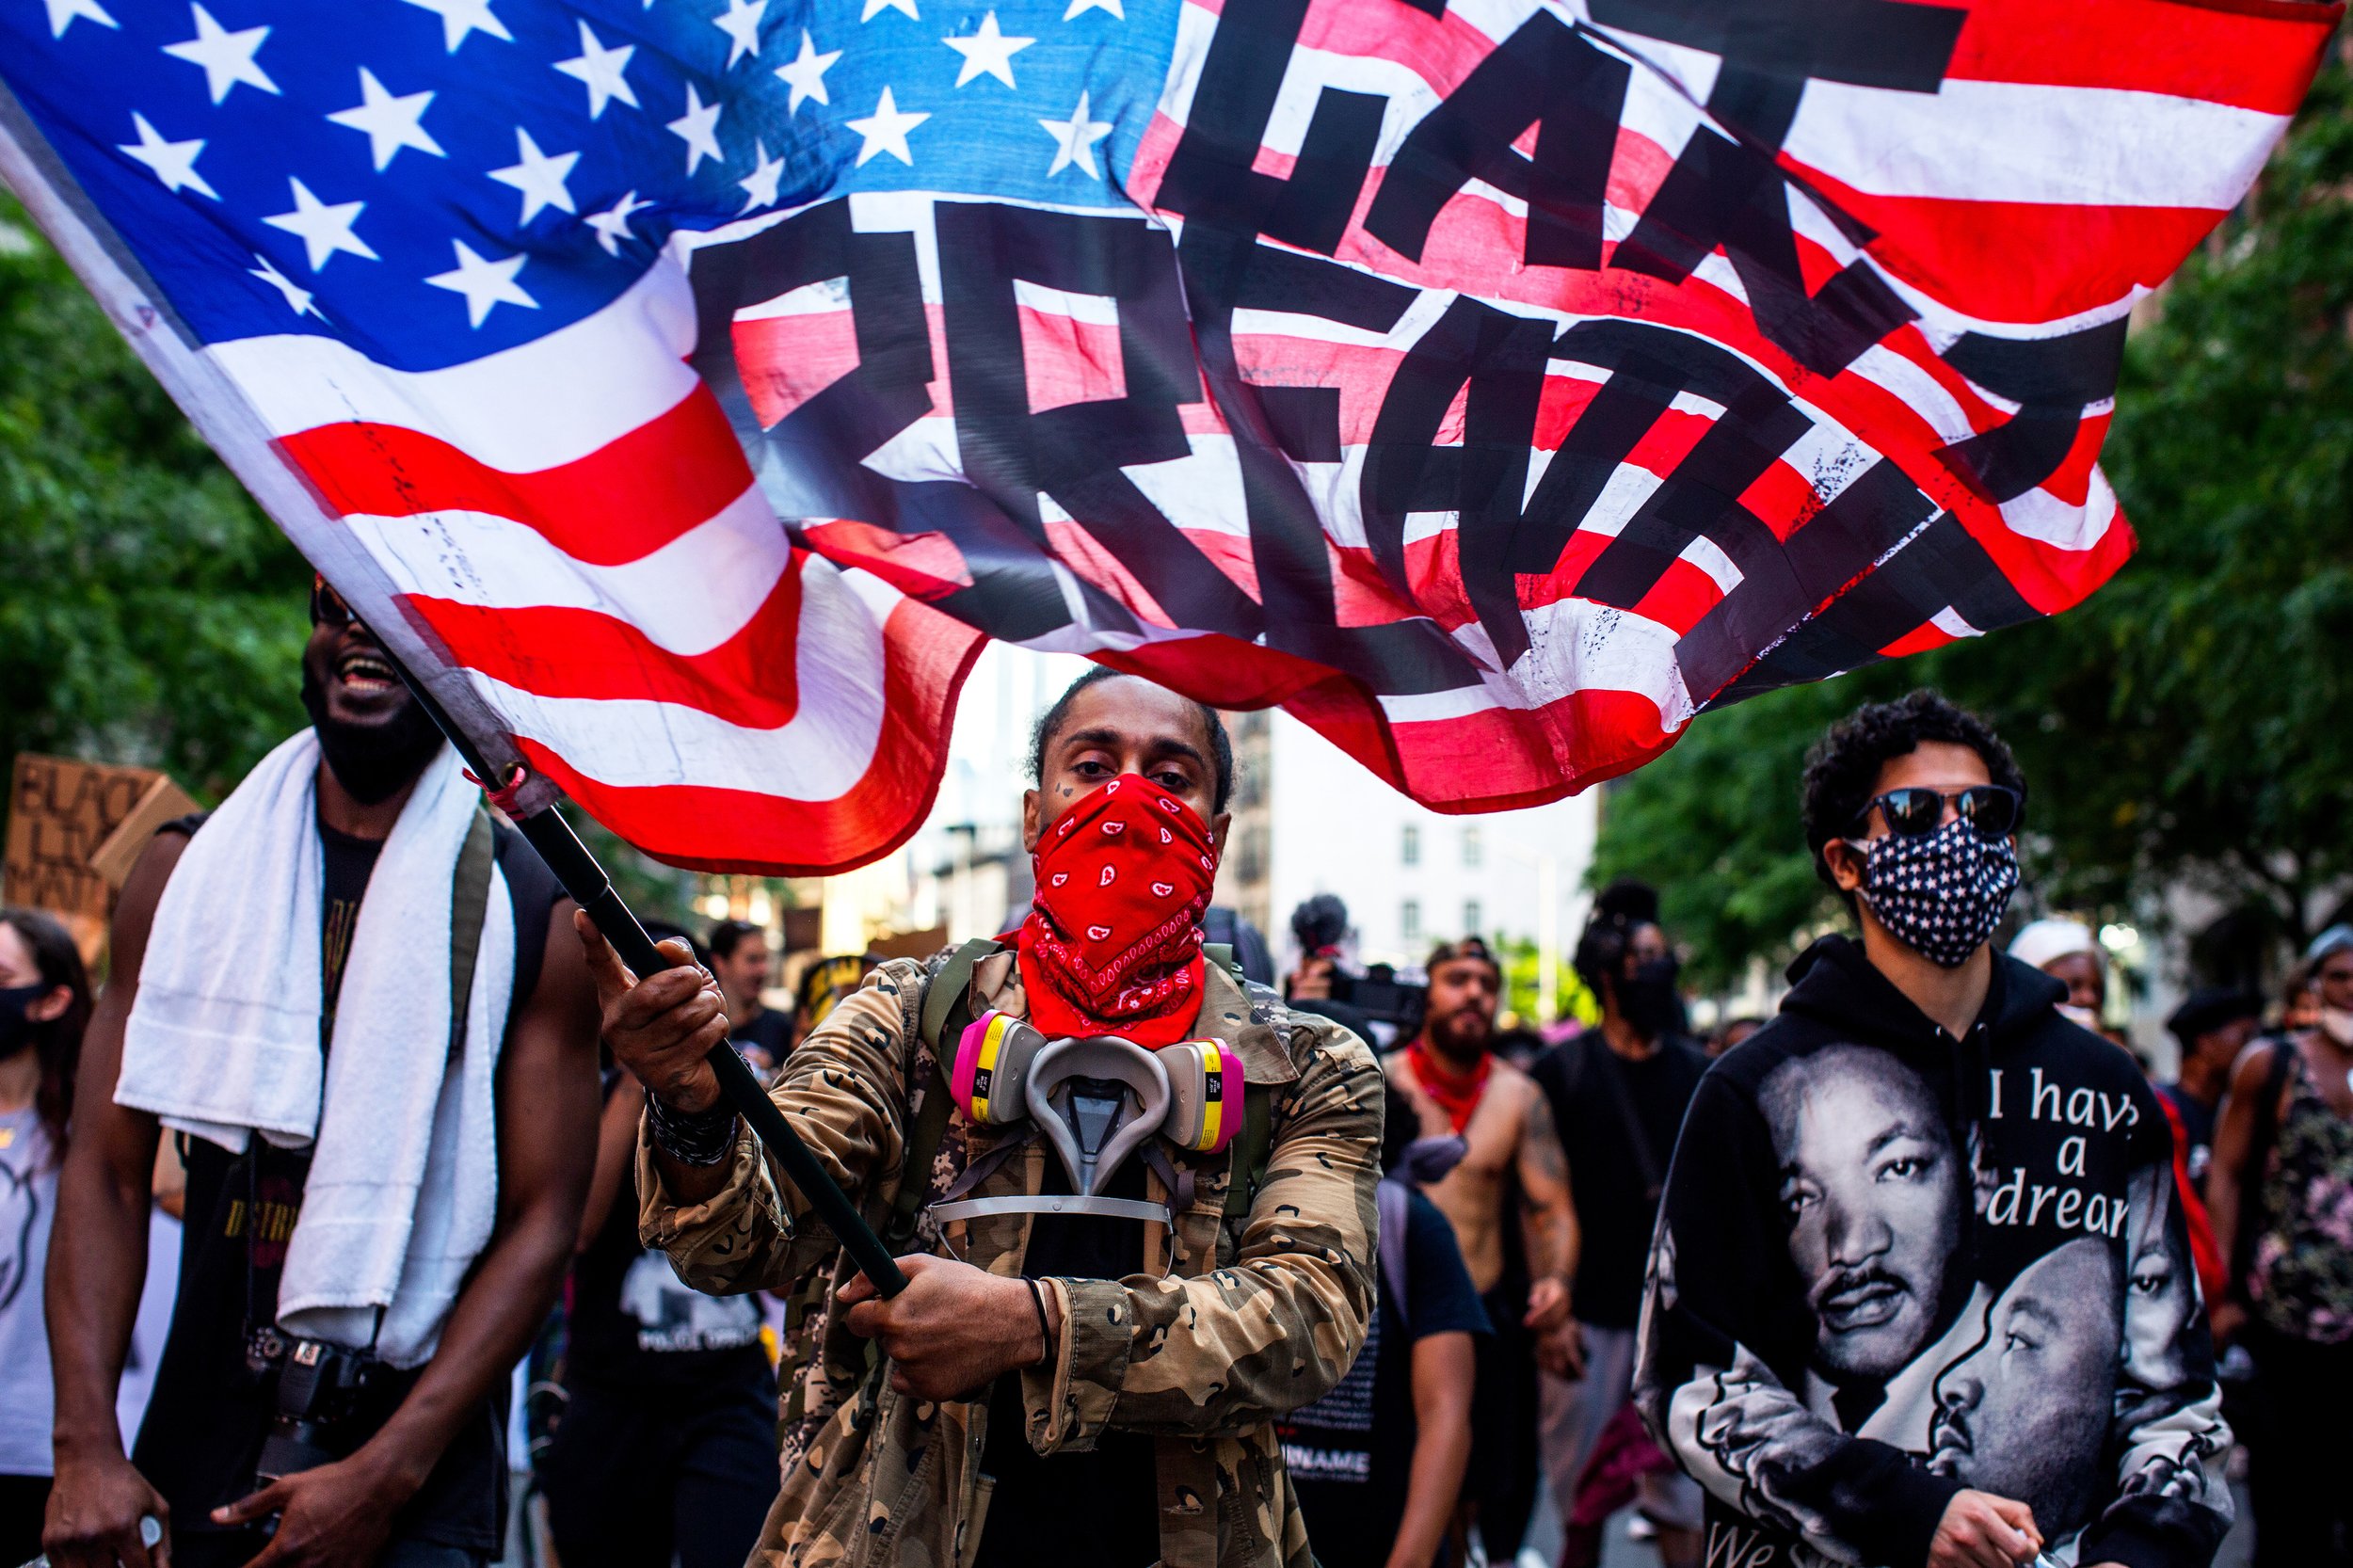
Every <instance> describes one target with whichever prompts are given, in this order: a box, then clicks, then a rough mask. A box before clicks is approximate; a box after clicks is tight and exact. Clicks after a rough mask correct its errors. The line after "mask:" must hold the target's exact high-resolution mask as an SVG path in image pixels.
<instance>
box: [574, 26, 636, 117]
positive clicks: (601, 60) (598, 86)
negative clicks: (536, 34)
mask: <svg viewBox="0 0 2353 1568" xmlns="http://www.w3.org/2000/svg"><path fill="white" fill-rule="evenodd" d="M636 53H637V46H636V45H635V44H633V43H624V44H622V45H621V46H620V47H619V48H618V49H607V48H606V47H605V46H604V45H603V44H602V43H600V41H598V39H597V35H596V34H594V33H592V32H590V31H589V30H588V24H586V23H585V22H583V23H581V24H580V53H579V54H578V55H576V56H573V57H572V58H570V59H568V60H558V61H556V62H555V69H556V70H558V71H560V72H563V73H564V74H565V75H567V76H569V77H571V78H572V79H573V80H574V81H578V82H584V83H585V84H587V88H588V118H589V119H591V120H594V119H596V118H597V117H598V116H600V115H601V114H603V113H604V106H605V105H606V104H610V103H612V102H613V100H615V99H616V98H617V99H619V100H620V101H621V102H622V103H624V104H628V105H629V106H630V107H631V108H632V109H634V108H638V107H641V106H642V105H640V104H638V102H637V89H636V88H632V87H631V86H630V85H629V81H628V79H627V78H626V77H624V76H623V75H622V74H621V72H625V71H627V70H628V69H629V57H630V56H632V55H634V54H636Z"/></svg>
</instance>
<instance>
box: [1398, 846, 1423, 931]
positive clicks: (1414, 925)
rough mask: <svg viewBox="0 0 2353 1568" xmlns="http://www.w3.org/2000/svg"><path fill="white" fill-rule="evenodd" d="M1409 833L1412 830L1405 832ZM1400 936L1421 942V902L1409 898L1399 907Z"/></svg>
mask: <svg viewBox="0 0 2353 1568" xmlns="http://www.w3.org/2000/svg"><path fill="white" fill-rule="evenodd" d="M1405 831H1406V832H1408V833H1411V832H1412V831H1413V829H1412V828H1410V827H1409V828H1407V829H1406V830H1405ZM1397 929H1398V934H1399V935H1400V936H1403V937H1404V938H1405V939H1406V940H1407V941H1409V942H1418V941H1420V940H1421V900H1419V899H1417V898H1409V899H1407V900H1406V901H1405V902H1404V903H1403V904H1399V905H1398V906H1397Z"/></svg>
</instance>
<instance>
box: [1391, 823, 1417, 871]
mask: <svg viewBox="0 0 2353 1568" xmlns="http://www.w3.org/2000/svg"><path fill="white" fill-rule="evenodd" d="M1397 857H1398V859H1400V860H1401V861H1402V862H1404V863H1405V864H1406V865H1408V866H1418V865H1420V864H1421V829H1420V828H1418V827H1417V826H1416V825H1414V824H1412V823H1407V824H1405V832H1404V834H1403V835H1402V837H1401V839H1400V840H1399V841H1398V850H1397Z"/></svg>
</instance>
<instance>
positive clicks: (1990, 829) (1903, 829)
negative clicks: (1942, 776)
mask: <svg viewBox="0 0 2353 1568" xmlns="http://www.w3.org/2000/svg"><path fill="white" fill-rule="evenodd" d="M1947 802H1950V803H1951V804H1952V806H1953V808H1954V809H1955V810H1956V811H1957V812H1958V813H1959V814H1960V816H1961V821H1962V822H1965V823H1967V824H1969V825H1970V826H1971V827H1973V828H1975V829H1976V830H1977V837H1978V838H1980V839H1985V840H1995V839H2007V838H2009V836H2010V835H2011V834H2012V833H2014V832H2016V831H2017V829H2018V820H2019V818H2020V817H2022V816H2024V815H2025V806H2026V802H2025V796H2023V795H2021V794H2020V793H2019V792H2017V791H2016V790H2013V789H2011V788H2010V787H2009V785H2007V784H1973V785H1971V786H1970V787H1969V788H1968V789H1966V790H1930V789H1928V788H1925V787H1918V788H1913V789H1909V790H1890V791H1888V792H1886V793H1885V794H1883V795H1873V796H1872V797H1871V798H1870V799H1869V800H1866V801H1865V802H1864V803H1863V809H1862V810H1861V811H1858V812H1857V813H1855V827H1856V829H1857V830H1858V831H1860V830H1861V829H1862V828H1863V826H1864V824H1865V823H1866V822H1868V821H1869V819H1870V816H1871V808H1873V807H1877V808H1879V812H1880V815H1881V817H1882V818H1884V819H1886V822H1887V831H1888V832H1890V833H1893V834H1895V835H1896V836H1897V838H1899V839H1916V838H1918V837H1920V836H1921V835H1922V834H1924V833H1933V832H1935V831H1936V830H1937V829H1938V828H1939V827H1940V826H1942V825H1943V824H1944V822H1945V804H1946V803H1947Z"/></svg>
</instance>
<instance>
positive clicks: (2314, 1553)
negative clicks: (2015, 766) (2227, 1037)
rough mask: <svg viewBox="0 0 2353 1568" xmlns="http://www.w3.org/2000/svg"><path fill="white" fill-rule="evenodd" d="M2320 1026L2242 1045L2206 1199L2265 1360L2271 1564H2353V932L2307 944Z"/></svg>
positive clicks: (2235, 1300) (2255, 1476) (2333, 932)
mask: <svg viewBox="0 0 2353 1568" xmlns="http://www.w3.org/2000/svg"><path fill="white" fill-rule="evenodd" d="M2304 961H2305V962H2306V963H2307V964H2308V965H2310V966H2311V968H2312V975H2313V989H2314V990H2315V992H2316V993H2317V997H2318V1001H2319V1008H2318V1013H2319V1018H2318V1022H2317V1024H2316V1026H2315V1027H2313V1028H2311V1029H2307V1030H2301V1031H2298V1032H2296V1033H2293V1034H2290V1035H2289V1036H2287V1038H2285V1039H2283V1040H2271V1041H2265V1042H2263V1043H2261V1044H2259V1045H2257V1046H2255V1047H2253V1048H2250V1049H2249V1050H2247V1051H2245V1052H2243V1053H2242V1054H2241V1055H2240V1057H2239V1060H2238V1064H2237V1066H2236V1068H2235V1069H2234V1070H2233V1073H2232V1075H2231V1090H2230V1096H2229V1097H2228V1098H2227V1099H2225V1100H2224V1101H2223V1106H2222V1115H2221V1119H2220V1121H2219V1124H2218V1125H2217V1128H2216V1131H2215V1141H2214V1162H2213V1167H2212V1169H2211V1170H2210V1171H2209V1172H2208V1173H2207V1178H2206V1200H2207V1208H2208V1212H2209V1214H2210V1215H2211V1217H2212V1219H2213V1223H2214V1232H2215V1243H2216V1246H2217V1248H2218V1249H2219V1251H2220V1253H2221V1256H2223V1257H2224V1258H2225V1259H2226V1260H2227V1262H2228V1266H2229V1268H2230V1270H2231V1277H2232V1296H2231V1300H2230V1301H2229V1302H2228V1303H2226V1304H2224V1305H2222V1306H2220V1307H2217V1309H2216V1312H2215V1321H2216V1326H2217V1329H2218V1330H2219V1331H2220V1332H2223V1333H2226V1334H2230V1335H2233V1336H2235V1337H2236V1338H2237V1339H2238V1340H2239V1342H2240V1343H2242V1344H2244V1345H2246V1347H2247V1348H2248V1350H2249V1352H2252V1354H2253V1356H2254V1359H2255V1368H2256V1371H2257V1374H2258V1377H2259V1379H2260V1382H2261V1387H2262V1397H2261V1399H2260V1400H2258V1401H2256V1403H2257V1405H2258V1406H2259V1409H2258V1411H2257V1420H2256V1424H2255V1426H2254V1429H2253V1430H2252V1431H2250V1432H2247V1433H2245V1434H2244V1435H2245V1438H2246V1441H2247V1447H2248V1452H2249V1461H2250V1469H2249V1485H2250V1486H2251V1488H2252V1490H2253V1493H2254V1502H2255V1549H2256V1552H2257V1561H2258V1562H2259V1563H2261V1564H2263V1565H2265V1568H2271V1565H2275V1564H2280V1565H2284V1564H2289V1563H2295V1564H2299V1565H2301V1564H2320V1563H2345V1562H2353V1491H2348V1490H2347V1489H2346V1488H2345V1486H2344V1485H2343V1484H2342V1481H2341V1479H2340V1478H2339V1477H2338V1475H2337V1473H2336V1464H2335V1463H2334V1459H2335V1450H2336V1447H2337V1442H2338V1433H2339V1432H2340V1430H2341V1429H2342V1425H2343V1417H2344V1414H2345V1410H2346V1409H2347V1408H2348V1401H2349V1400H2353V1229H2349V1228H2348V1226H2347V1224H2346V1218H2345V1217H2346V1215H2347V1214H2348V1213H2353V1081H2348V1075H2349V1074H2353V926H2346V925H2335V926H2330V927H2329V929H2328V930H2326V931H2324V932H2322V933H2321V934H2320V935H2319V936H2317V937H2315V938H2314V939H2313V944H2312V946H2311V947H2310V948H2309V949H2307V950H2306V951H2305V953H2304Z"/></svg>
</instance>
